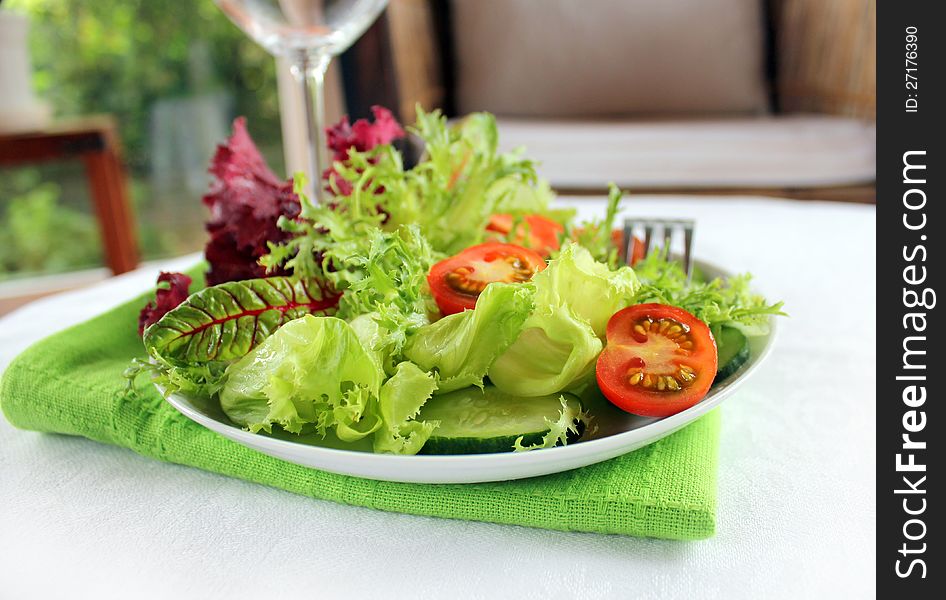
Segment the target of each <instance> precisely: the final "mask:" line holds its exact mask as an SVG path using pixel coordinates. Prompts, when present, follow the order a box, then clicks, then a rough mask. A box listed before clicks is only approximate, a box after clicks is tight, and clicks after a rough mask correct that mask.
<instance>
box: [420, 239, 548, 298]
mask: <svg viewBox="0 0 946 600" xmlns="http://www.w3.org/2000/svg"><path fill="white" fill-rule="evenodd" d="M544 268H545V260H543V258H542V257H541V256H539V255H538V254H536V253H535V252H533V251H532V250H529V249H528V248H523V247H522V246H516V245H514V244H503V243H500V242H487V243H485V244H480V245H478V246H471V247H469V248H467V249H466V250H464V251H463V252H460V253H459V254H457V255H456V256H452V257H450V258H448V259H446V260H442V261H440V262H439V263H437V264H435V265H434V266H433V267H432V268H431V269H430V274H429V275H427V283H429V284H430V292H431V294H433V296H434V300H436V301H437V306H438V307H440V312H441V313H443V314H444V315H452V314H453V313H458V312H463V310H465V309H467V308H469V309H472V308H473V307H474V306H476V299H477V298H479V295H480V292H482V291H483V290H484V289H485V288H486V286H487V285H488V284H490V283H493V282H494V281H503V282H506V283H517V282H522V281H529V280H530V279H532V276H533V275H535V274H536V273H538V272H539V271H541V270H542V269H544Z"/></svg>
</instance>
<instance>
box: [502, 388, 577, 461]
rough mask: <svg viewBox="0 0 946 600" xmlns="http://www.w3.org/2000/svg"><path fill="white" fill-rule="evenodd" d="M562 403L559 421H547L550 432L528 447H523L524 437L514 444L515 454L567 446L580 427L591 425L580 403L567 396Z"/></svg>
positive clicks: (563, 397) (562, 398)
mask: <svg viewBox="0 0 946 600" xmlns="http://www.w3.org/2000/svg"><path fill="white" fill-rule="evenodd" d="M559 399H560V400H561V402H562V411H561V412H560V413H559V415H558V419H556V420H555V421H552V420H551V419H546V420H545V422H546V423H547V424H548V426H549V432H548V433H546V434H545V435H544V436H542V440H541V441H540V442H537V443H535V444H530V445H528V446H524V445H522V440H523V438H522V437H519V438H518V439H517V440H516V441H515V442H514V443H513V447H512V449H513V451H514V452H525V451H528V450H539V449H540V448H554V447H555V446H565V445H567V444H568V437H569V435H578V433H579V429H578V427H579V426H580V425H584V427H588V426H590V424H591V416H589V415H588V413H587V412H584V411H583V410H581V405H580V404H579V403H578V402H569V401H568V400H566V399H565V396H562V397H561V398H559Z"/></svg>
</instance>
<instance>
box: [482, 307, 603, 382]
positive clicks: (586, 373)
mask: <svg viewBox="0 0 946 600" xmlns="http://www.w3.org/2000/svg"><path fill="white" fill-rule="evenodd" d="M602 347H603V346H602V343H601V340H600V339H599V338H598V336H597V335H595V332H594V330H593V329H592V328H591V325H589V324H588V322H587V321H585V320H583V319H581V318H580V317H578V316H577V315H575V313H574V311H572V310H571V309H570V308H568V307H567V306H550V305H546V306H541V307H539V306H537V307H536V309H535V312H534V313H533V314H532V315H530V316H529V318H528V319H527V320H526V322H525V324H524V325H523V331H522V333H521V334H520V335H519V337H518V338H517V339H516V341H515V342H513V344H512V345H511V346H510V347H509V349H508V350H506V351H505V352H504V353H503V354H501V355H500V356H499V358H498V359H496V362H494V363H493V365H492V366H491V367H490V369H489V379H490V381H492V382H493V384H494V385H495V386H496V387H497V388H499V389H500V390H502V391H504V392H506V393H507V394H512V395H515V396H544V395H546V394H554V393H556V392H561V391H568V390H573V389H577V388H580V387H581V386H582V385H584V384H585V383H587V382H588V381H589V380H590V378H591V377H592V376H593V375H594V367H595V359H597V358H598V354H599V353H600V352H601V349H602Z"/></svg>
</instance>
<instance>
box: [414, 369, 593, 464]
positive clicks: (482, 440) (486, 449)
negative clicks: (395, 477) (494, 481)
mask: <svg viewBox="0 0 946 600" xmlns="http://www.w3.org/2000/svg"><path fill="white" fill-rule="evenodd" d="M562 396H565V401H566V402H568V404H569V405H570V406H574V407H576V408H579V407H580V405H581V403H580V402H579V400H578V398H576V397H575V396H573V395H571V394H550V395H548V396H536V397H533V398H524V397H521V396H512V395H510V394H506V393H504V392H501V391H499V390H498V389H496V388H495V387H493V386H491V385H487V386H486V387H485V388H484V389H482V390H481V389H479V388H477V387H468V388H463V389H462V390H457V391H455V392H450V393H448V394H443V395H442V396H434V397H433V398H431V399H430V400H428V401H427V403H426V404H424V407H423V408H422V409H421V411H420V415H419V416H418V419H420V420H422V421H440V426H439V427H437V428H436V429H435V430H434V432H433V435H431V437H430V439H428V440H427V443H426V444H424V447H423V448H422V449H421V454H485V453H490V452H510V451H511V450H512V449H513V444H515V442H516V440H517V439H519V437H522V442H521V443H522V445H524V446H528V445H532V444H536V443H538V442H541V441H542V436H544V435H545V434H546V433H548V432H549V426H548V423H546V419H548V420H551V421H552V422H555V421H556V420H558V417H559V415H560V414H561V412H562V402H561V400H559V398H560V397H562ZM573 403H574V404H573ZM578 431H579V434H578V435H577V436H575V439H577V438H578V437H580V436H581V433H583V432H584V427H583V425H582V424H579V429H578ZM569 441H573V440H572V439H571V438H569Z"/></svg>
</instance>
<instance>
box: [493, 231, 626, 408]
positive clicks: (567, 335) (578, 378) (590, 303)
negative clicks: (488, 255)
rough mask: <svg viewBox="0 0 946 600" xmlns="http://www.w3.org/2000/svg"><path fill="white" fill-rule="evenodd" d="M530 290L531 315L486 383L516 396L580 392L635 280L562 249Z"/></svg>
mask: <svg viewBox="0 0 946 600" xmlns="http://www.w3.org/2000/svg"><path fill="white" fill-rule="evenodd" d="M532 285H533V286H534V287H535V309H534V311H533V312H532V314H531V315H530V316H529V318H528V319H527V320H526V322H525V324H524V325H523V331H522V334H521V335H520V336H519V338H518V339H516V341H515V342H514V343H513V344H512V346H510V347H509V349H508V350H506V352H505V353H503V354H502V355H501V356H500V357H499V358H498V359H497V360H496V362H495V363H494V364H493V366H492V367H491V368H490V370H489V378H490V380H491V381H492V382H493V384H495V385H496V387H498V388H499V389H501V390H502V391H504V392H507V393H509V394H514V395H517V396H543V395H546V394H554V393H556V392H560V391H566V390H575V389H577V388H580V387H581V386H582V385H584V384H585V383H586V382H587V381H588V380H589V379H590V376H591V375H592V374H593V372H594V366H595V360H596V359H597V358H598V354H599V353H600V352H601V349H602V347H603V345H602V341H601V340H602V339H603V338H604V334H605V328H606V327H607V324H608V320H609V319H610V318H611V315H613V314H614V313H616V312H617V311H619V310H621V309H622V308H624V307H626V306H628V305H629V304H631V302H632V301H633V299H634V295H635V293H636V292H637V290H638V288H639V287H640V286H639V284H638V282H637V278H636V277H635V275H634V272H633V271H632V270H631V269H630V268H629V267H621V268H619V269H617V270H613V271H612V270H611V269H609V268H608V266H607V265H605V264H604V263H600V262H597V261H595V260H594V258H592V256H591V253H590V252H589V251H588V250H587V249H585V248H583V247H581V246H579V245H577V244H574V243H566V244H565V245H564V246H563V247H562V249H561V251H560V252H559V254H558V256H557V258H555V259H554V260H552V261H551V262H550V263H549V266H548V268H546V269H545V270H544V271H541V272H540V273H537V274H536V275H535V276H534V277H533V278H532Z"/></svg>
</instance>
